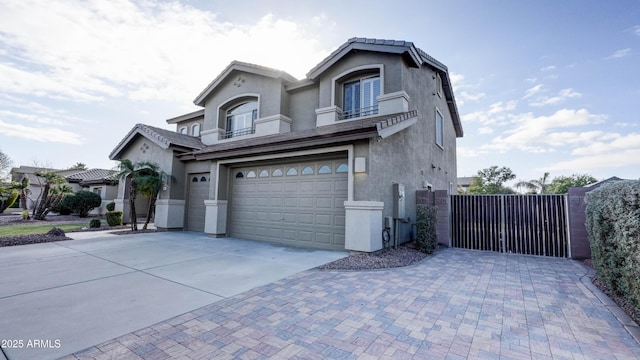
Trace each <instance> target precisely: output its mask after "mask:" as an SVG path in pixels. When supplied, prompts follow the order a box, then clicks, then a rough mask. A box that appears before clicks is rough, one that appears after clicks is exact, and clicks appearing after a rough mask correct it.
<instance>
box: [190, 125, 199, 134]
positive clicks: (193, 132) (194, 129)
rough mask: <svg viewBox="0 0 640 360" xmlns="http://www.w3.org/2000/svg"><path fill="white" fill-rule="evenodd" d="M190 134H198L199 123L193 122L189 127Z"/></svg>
mask: <svg viewBox="0 0 640 360" xmlns="http://www.w3.org/2000/svg"><path fill="white" fill-rule="evenodd" d="M191 135H193V136H200V124H195V125H193V127H192V128H191Z"/></svg>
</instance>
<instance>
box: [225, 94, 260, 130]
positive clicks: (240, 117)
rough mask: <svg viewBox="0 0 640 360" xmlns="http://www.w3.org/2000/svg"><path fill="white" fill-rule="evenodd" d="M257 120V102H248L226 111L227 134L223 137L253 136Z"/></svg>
mask: <svg viewBox="0 0 640 360" xmlns="http://www.w3.org/2000/svg"><path fill="white" fill-rule="evenodd" d="M257 118H258V101H257V100H249V101H245V102H242V103H240V104H237V105H235V106H233V107H232V108H230V109H228V110H227V114H226V119H227V124H226V125H227V132H226V135H225V137H226V138H231V137H234V136H241V135H247V134H253V132H254V122H255V121H256V119H257Z"/></svg>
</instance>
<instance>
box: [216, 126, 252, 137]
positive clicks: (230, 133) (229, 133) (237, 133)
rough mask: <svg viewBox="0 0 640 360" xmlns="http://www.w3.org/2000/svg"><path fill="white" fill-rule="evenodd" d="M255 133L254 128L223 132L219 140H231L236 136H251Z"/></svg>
mask: <svg viewBox="0 0 640 360" xmlns="http://www.w3.org/2000/svg"><path fill="white" fill-rule="evenodd" d="M255 133H256V128H255V127H248V128H244V129H237V130H230V131H225V132H224V133H222V134H221V135H220V138H221V139H231V138H234V137H238V136H244V135H251V134H255Z"/></svg>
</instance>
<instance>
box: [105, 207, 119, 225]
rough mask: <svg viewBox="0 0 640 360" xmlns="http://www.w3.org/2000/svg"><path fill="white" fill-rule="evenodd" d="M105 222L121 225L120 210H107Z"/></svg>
mask: <svg viewBox="0 0 640 360" xmlns="http://www.w3.org/2000/svg"><path fill="white" fill-rule="evenodd" d="M107 224H109V226H119V225H122V211H120V210H118V211H107Z"/></svg>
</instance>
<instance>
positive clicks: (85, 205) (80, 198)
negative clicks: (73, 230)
mask: <svg viewBox="0 0 640 360" xmlns="http://www.w3.org/2000/svg"><path fill="white" fill-rule="evenodd" d="M101 204H102V198H101V197H100V195H98V194H96V193H94V192H91V191H86V190H81V191H78V192H77V193H75V195H73V197H72V200H71V209H73V211H74V212H75V213H77V214H78V216H80V217H81V218H83V217H87V216H88V215H89V211H91V210H93V209H95V208H97V207H98V206H100V205H101Z"/></svg>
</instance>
